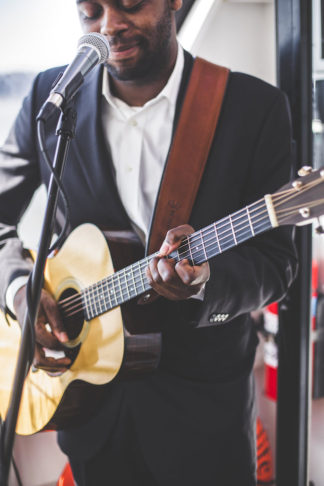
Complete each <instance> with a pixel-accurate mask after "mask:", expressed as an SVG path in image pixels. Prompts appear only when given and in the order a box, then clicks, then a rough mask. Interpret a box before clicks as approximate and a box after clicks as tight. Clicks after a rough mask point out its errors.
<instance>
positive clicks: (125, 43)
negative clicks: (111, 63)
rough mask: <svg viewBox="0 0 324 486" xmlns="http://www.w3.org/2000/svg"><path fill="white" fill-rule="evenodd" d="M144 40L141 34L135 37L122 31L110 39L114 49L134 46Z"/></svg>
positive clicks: (111, 46)
mask: <svg viewBox="0 0 324 486" xmlns="http://www.w3.org/2000/svg"><path fill="white" fill-rule="evenodd" d="M142 42H143V39H142V38H140V37H139V36H133V37H125V36H124V35H123V34H122V33H121V34H116V35H115V36H114V37H111V38H110V39H109V41H108V43H109V46H110V48H111V49H113V50H114V51H119V50H123V49H126V48H128V47H130V46H134V45H137V44H140V43H142Z"/></svg>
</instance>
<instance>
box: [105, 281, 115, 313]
mask: <svg viewBox="0 0 324 486" xmlns="http://www.w3.org/2000/svg"><path fill="white" fill-rule="evenodd" d="M109 281H110V278H106V279H105V292H104V295H105V302H106V304H107V306H108V308H107V310H108V309H112V308H113V305H112V302H111V298H110V291H109Z"/></svg>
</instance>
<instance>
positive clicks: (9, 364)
mask: <svg viewBox="0 0 324 486" xmlns="http://www.w3.org/2000/svg"><path fill="white" fill-rule="evenodd" d="M117 240H118V238H117ZM117 240H116V238H115V242H114V244H113V245H112V246H113V247H115V248H119V250H120V249H121V248H123V247H124V245H126V246H127V248H128V250H127V251H126V250H123V251H121V253H122V254H123V253H124V254H127V255H128V256H130V257H131V256H132V251H130V250H129V248H130V247H132V245H129V244H127V242H126V241H125V240H124V241H123V242H120V241H119V243H118V244H116V241H117ZM133 246H134V245H133ZM135 246H136V245H135ZM135 253H137V251H135ZM117 259H118V258H117ZM119 259H120V258H119ZM125 264H128V262H126V263H125V262H124V265H125ZM113 272H114V267H113V259H112V256H111V252H110V249H109V247H108V245H107V242H106V239H105V237H104V235H103V234H102V232H101V231H99V230H98V228H96V227H95V226H93V225H90V224H85V225H82V226H80V227H78V228H77V229H75V230H74V231H73V232H72V233H71V235H70V236H69V238H68V239H67V241H66V242H65V244H64V245H63V247H62V248H61V250H60V251H59V252H58V253H57V254H56V255H55V256H54V257H53V258H49V259H48V261H47V264H46V269H45V288H46V289H47V290H48V291H49V292H50V293H51V294H52V295H53V296H54V297H55V298H56V300H57V301H59V300H60V299H61V298H66V295H68V296H69V295H71V293H72V294H73V293H76V295H77V293H78V292H80V291H81V290H82V289H84V288H86V287H89V286H91V285H92V284H94V283H96V282H98V281H100V280H102V279H104V278H105V277H106V276H107V275H111V274H112V273H113ZM129 305H131V306H133V307H134V306H136V307H138V308H141V309H143V310H140V311H139V312H140V314H141V315H143V316H144V315H145V309H146V306H139V305H137V304H134V303H131V302H130V303H129ZM153 305H154V304H153ZM126 307H127V304H125V313H126V314H128V315H129V312H128V313H127V311H126ZM147 307H151V306H147ZM148 314H149V313H148ZM81 316H82V315H81ZM149 317H151V316H149ZM8 322H9V323H10V325H8ZM64 323H65V325H66V327H67V331H68V335H69V337H70V339H71V341H70V343H69V345H70V348H69V349H68V350H67V354H68V355H69V356H71V358H72V360H73V363H72V365H71V367H70V369H69V370H67V371H66V372H64V373H63V374H61V375H59V376H50V375H49V374H48V373H46V372H45V371H43V370H37V371H36V372H35V371H29V374H28V377H27V379H26V381H25V384H24V390H23V396H22V401H21V406H20V412H19V418H18V422H17V427H16V432H17V433H18V434H22V435H29V434H33V433H35V432H38V431H39V430H42V429H44V428H51V429H53V428H54V429H59V428H65V427H68V426H73V425H75V424H77V423H80V421H82V419H83V418H84V417H85V416H88V415H89V413H91V411H92V410H93V409H94V406H97V404H98V401H99V397H100V395H101V393H102V388H103V386H102V385H105V384H107V383H109V382H110V381H112V380H113V379H114V378H116V376H117V375H118V374H119V372H120V371H122V370H123V372H126V371H127V370H129V369H131V370H132V372H133V370H135V371H144V370H148V369H152V368H155V367H156V366H157V364H158V361H159V354H160V339H161V337H160V334H155V333H152V331H151V332H150V333H148V334H139V335H137V336H133V335H132V334H131V333H130V332H129V331H128V330H127V329H126V327H124V322H123V316H122V311H121V308H120V307H116V308H114V309H111V310H109V312H105V313H103V314H102V315H100V316H98V317H95V318H94V319H92V320H91V321H89V322H86V321H84V319H83V317H81V319H80V314H79V315H76V316H74V317H73V318H72V319H68V320H64ZM132 326H133V328H134V327H136V326H135V324H133V325H132ZM144 328H146V329H149V322H148V323H147V325H144V327H143V326H142V329H144ZM20 334H21V333H20V327H19V325H18V323H17V321H15V320H12V319H11V318H10V317H8V316H7V317H5V316H4V315H3V314H2V315H1V316H0V386H1V387H0V415H1V417H2V418H4V417H5V416H6V413H7V408H8V404H9V399H10V392H11V388H12V384H13V377H14V372H15V366H16V360H17V355H18V350H19V342H20ZM135 363H136V364H135ZM133 365H134V366H133Z"/></svg>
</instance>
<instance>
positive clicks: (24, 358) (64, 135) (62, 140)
mask: <svg viewBox="0 0 324 486" xmlns="http://www.w3.org/2000/svg"><path fill="white" fill-rule="evenodd" d="M38 123H40V122H38ZM75 124H76V111H75V109H74V108H71V106H70V105H69V106H68V107H66V109H65V110H62V114H61V116H60V120H59V123H58V126H57V131H56V134H57V135H58V140H57V146H56V151H55V157H54V162H53V167H54V169H55V172H56V174H57V175H58V177H59V179H61V178H62V175H63V170H64V165H65V161H66V158H67V154H68V149H69V145H70V141H71V139H72V138H73V137H74V133H75ZM58 189H59V188H58V186H57V183H56V181H55V179H54V176H53V174H52V175H51V178H50V182H49V187H48V198H47V204H46V210H45V216H44V220H43V225H42V231H41V236H40V240H39V248H38V253H37V258H36V261H35V264H34V267H33V271H32V274H31V303H32V306H31V308H29V309H28V312H26V316H25V319H24V324H23V328H22V336H21V344H20V349H19V355H18V360H17V365H16V370H15V377H14V383H13V388H12V391H11V396H10V401H9V407H8V412H7V416H6V419H5V421H4V422H2V423H1V424H0V486H7V484H8V477H9V471H10V465H11V458H12V450H13V445H14V438H15V430H16V423H17V418H18V413H19V406H20V401H21V396H22V391H23V385H24V381H25V378H26V376H27V374H28V371H29V368H30V366H31V363H32V359H33V357H32V356H30V355H31V349H33V348H34V345H32V346H30V344H31V343H32V338H33V329H34V325H35V322H36V319H37V313H38V308H39V301H40V295H41V290H42V286H43V274H44V268H45V263H46V259H47V256H48V250H49V247H50V242H51V239H52V233H53V228H54V216H55V211H56V207H57V199H58V193H59V191H58Z"/></svg>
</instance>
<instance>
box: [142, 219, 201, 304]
mask: <svg viewBox="0 0 324 486" xmlns="http://www.w3.org/2000/svg"><path fill="white" fill-rule="evenodd" d="M193 232H194V229H193V228H192V227H191V226H189V225H187V224H185V225H182V226H178V227H177V228H174V229H172V230H170V231H168V233H167V235H166V238H165V240H164V242H163V244H162V246H161V248H160V251H159V256H158V257H155V258H153V259H152V261H151V262H150V264H149V266H148V267H147V270H146V277H147V279H148V282H149V284H150V285H151V287H152V288H153V289H154V290H155V291H156V292H157V293H158V294H160V295H162V296H163V297H166V298H167V299H170V300H184V299H188V298H189V297H191V296H193V295H196V294H197V293H198V292H199V291H200V290H201V289H202V288H203V286H204V285H205V283H206V282H207V280H208V279H209V276H210V269H209V264H208V262H206V263H203V264H202V265H199V266H191V265H190V264H189V261H188V260H187V259H185V260H181V261H180V262H179V263H176V262H175V261H174V260H172V259H170V260H169V259H166V258H163V257H164V256H166V255H169V254H170V253H172V252H173V251H174V250H176V249H177V248H178V247H179V246H180V244H181V241H182V240H183V238H184V237H186V236H188V235H190V234H191V233H193Z"/></svg>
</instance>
